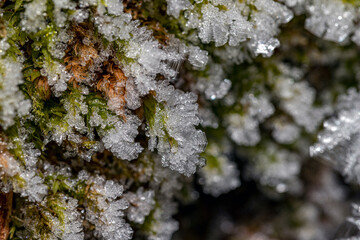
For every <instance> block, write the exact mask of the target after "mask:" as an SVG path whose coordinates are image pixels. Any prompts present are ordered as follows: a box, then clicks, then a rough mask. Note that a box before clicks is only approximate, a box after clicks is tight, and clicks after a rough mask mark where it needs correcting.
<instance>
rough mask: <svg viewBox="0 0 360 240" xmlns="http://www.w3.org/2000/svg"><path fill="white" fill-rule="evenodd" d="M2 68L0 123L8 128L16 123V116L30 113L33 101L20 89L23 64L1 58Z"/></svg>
mask: <svg viewBox="0 0 360 240" xmlns="http://www.w3.org/2000/svg"><path fill="white" fill-rule="evenodd" d="M0 68H1V70H2V71H1V74H0V108H1V112H0V123H1V126H2V127H4V128H8V127H9V126H11V125H13V124H14V118H15V117H16V116H24V115H26V114H29V111H30V108H31V102H30V101H29V100H26V99H25V98H24V95H23V94H22V93H21V92H20V91H19V84H21V83H23V76H22V73H21V69H22V64H21V63H19V62H14V61H12V60H10V59H1V60H0Z"/></svg>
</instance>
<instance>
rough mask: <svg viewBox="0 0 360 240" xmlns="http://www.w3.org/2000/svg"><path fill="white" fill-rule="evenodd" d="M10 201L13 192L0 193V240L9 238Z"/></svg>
mask: <svg viewBox="0 0 360 240" xmlns="http://www.w3.org/2000/svg"><path fill="white" fill-rule="evenodd" d="M12 200H13V192H9V193H0V240H7V239H8V237H9V232H10V228H9V222H10V217H11V210H12Z"/></svg>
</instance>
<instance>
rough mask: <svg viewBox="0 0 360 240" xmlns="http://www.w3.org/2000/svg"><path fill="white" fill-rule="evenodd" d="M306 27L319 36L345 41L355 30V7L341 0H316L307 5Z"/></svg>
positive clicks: (335, 40)
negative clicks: (308, 15)
mask: <svg viewBox="0 0 360 240" xmlns="http://www.w3.org/2000/svg"><path fill="white" fill-rule="evenodd" d="M307 11H308V12H309V14H310V17H309V18H307V19H306V22H305V27H306V29H308V30H309V31H311V32H312V33H314V34H315V35H316V36H318V37H324V39H327V40H330V41H334V42H343V41H345V40H346V39H347V38H348V36H349V34H350V33H351V32H352V31H353V30H354V19H355V13H354V9H353V8H352V7H350V6H347V5H345V4H343V3H342V2H341V1H333V0H330V1H324V0H316V1H314V2H313V4H311V5H308V6H307Z"/></svg>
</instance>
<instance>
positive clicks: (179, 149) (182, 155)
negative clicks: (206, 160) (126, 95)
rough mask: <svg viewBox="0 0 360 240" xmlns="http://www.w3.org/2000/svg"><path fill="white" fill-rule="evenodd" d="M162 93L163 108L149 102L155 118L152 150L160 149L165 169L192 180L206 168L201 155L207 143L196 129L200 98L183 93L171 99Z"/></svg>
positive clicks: (174, 94)
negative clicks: (201, 169) (200, 170)
mask: <svg viewBox="0 0 360 240" xmlns="http://www.w3.org/2000/svg"><path fill="white" fill-rule="evenodd" d="M162 91H163V90H159V96H157V98H158V99H159V100H161V102H160V103H159V104H158V103H156V102H154V101H149V106H148V108H149V113H148V114H149V115H150V114H154V116H150V117H151V118H152V119H153V120H151V122H150V126H149V127H150V131H149V135H150V148H151V149H153V148H157V150H158V152H159V153H160V155H162V158H161V162H162V164H163V166H165V167H169V168H170V169H172V170H175V171H178V172H180V173H182V174H184V175H186V176H190V175H192V174H193V173H194V172H195V171H196V167H197V166H202V165H203V160H202V159H201V158H200V157H199V153H201V152H203V151H204V148H205V146H206V143H207V142H206V137H205V135H204V133H203V132H202V131H200V130H197V129H196V128H195V126H196V125H198V124H199V123H200V118H199V117H198V114H197V108H198V105H197V103H196V100H197V97H196V96H195V95H194V94H192V93H183V92H182V91H179V90H175V91H174V90H172V93H171V96H169V95H168V93H166V94H167V95H164V92H162ZM163 101H166V102H163ZM150 104H151V105H150ZM164 120H165V121H164ZM152 122H153V123H152Z"/></svg>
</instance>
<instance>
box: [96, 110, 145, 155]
mask: <svg viewBox="0 0 360 240" xmlns="http://www.w3.org/2000/svg"><path fill="white" fill-rule="evenodd" d="M139 125H140V121H139V119H138V118H137V117H135V116H127V118H126V122H122V121H118V122H117V123H116V124H115V125H114V128H112V129H110V130H109V131H108V132H107V133H106V134H105V136H104V138H103V140H102V141H103V143H104V147H105V148H106V149H109V150H110V151H111V152H113V153H114V154H115V156H117V157H118V158H121V159H126V160H133V159H135V158H136V157H137V156H138V154H139V153H140V152H141V151H142V150H143V148H142V147H141V146H140V144H139V143H136V142H134V139H135V137H136V135H137V134H138V131H137V127H138V126H139Z"/></svg>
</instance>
